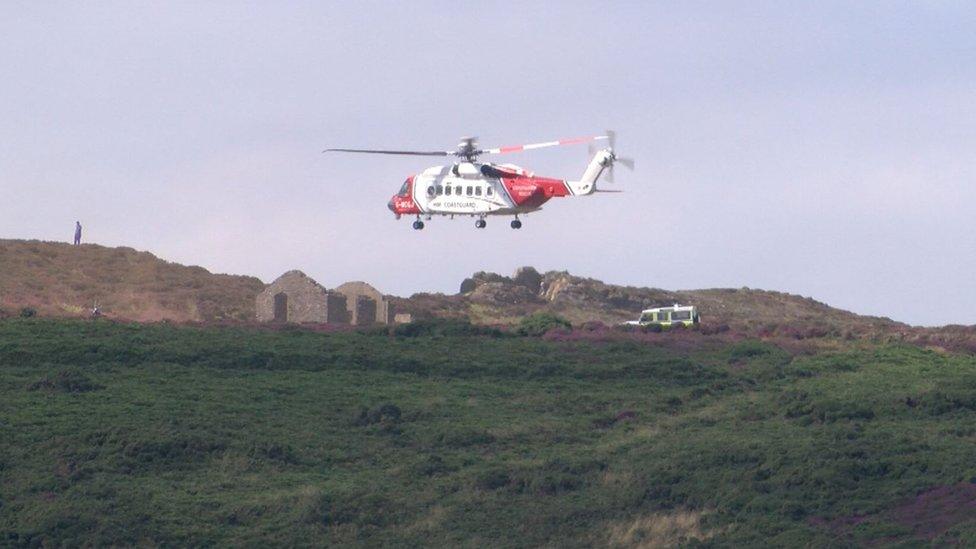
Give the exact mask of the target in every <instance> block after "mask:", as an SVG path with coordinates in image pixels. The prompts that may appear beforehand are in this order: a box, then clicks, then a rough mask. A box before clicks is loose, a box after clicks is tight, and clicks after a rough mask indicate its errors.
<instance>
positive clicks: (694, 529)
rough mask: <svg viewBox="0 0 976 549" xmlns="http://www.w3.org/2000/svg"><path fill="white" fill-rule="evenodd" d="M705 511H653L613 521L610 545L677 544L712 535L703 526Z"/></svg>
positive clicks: (609, 530)
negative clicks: (630, 518)
mask: <svg viewBox="0 0 976 549" xmlns="http://www.w3.org/2000/svg"><path fill="white" fill-rule="evenodd" d="M701 521H702V513H701V512H699V511H682V510H676V511H673V512H670V513H651V514H649V515H644V516H641V517H637V518H636V519H633V520H624V521H619V522H615V523H612V524H611V525H610V527H609V528H608V532H607V533H608V540H607V545H609V546H610V547H640V548H651V547H676V546H680V545H684V544H688V543H690V542H691V541H692V540H697V541H699V542H701V541H705V540H707V539H709V538H710V537H712V533H710V532H708V531H706V530H705V529H703V528H702V525H701Z"/></svg>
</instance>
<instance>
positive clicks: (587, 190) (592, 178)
mask: <svg viewBox="0 0 976 549" xmlns="http://www.w3.org/2000/svg"><path fill="white" fill-rule="evenodd" d="M613 160H614V158H613V152H611V151H610V150H609V149H602V150H599V151H597V152H596V154H594V155H593V159H592V160H590V163H589V165H587V166H586V171H584V172H583V176H582V177H580V179H579V181H567V182H566V185H567V186H568V187H569V190H570V191H571V192H572V193H573V194H574V195H576V196H580V195H588V194H593V192H594V191H596V182H597V180H598V179H599V178H600V176H601V175H602V174H603V172H604V170H606V169H607V168H608V167H609V166H611V165H612V164H613Z"/></svg>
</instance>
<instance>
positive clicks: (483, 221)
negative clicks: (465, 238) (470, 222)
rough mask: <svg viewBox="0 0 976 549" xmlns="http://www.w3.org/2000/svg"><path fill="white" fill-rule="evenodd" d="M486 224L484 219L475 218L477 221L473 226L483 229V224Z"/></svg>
mask: <svg viewBox="0 0 976 549" xmlns="http://www.w3.org/2000/svg"><path fill="white" fill-rule="evenodd" d="M487 225H488V223H487V222H485V220H484V219H479V220H477V221H475V222H474V226H475V228H478V229H484V228H485V226H487Z"/></svg>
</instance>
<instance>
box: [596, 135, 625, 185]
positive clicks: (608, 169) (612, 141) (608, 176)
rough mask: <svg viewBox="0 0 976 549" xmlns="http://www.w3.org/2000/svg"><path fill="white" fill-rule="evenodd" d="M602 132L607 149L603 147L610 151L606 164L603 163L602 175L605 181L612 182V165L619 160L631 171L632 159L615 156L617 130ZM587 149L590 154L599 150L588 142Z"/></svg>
mask: <svg viewBox="0 0 976 549" xmlns="http://www.w3.org/2000/svg"><path fill="white" fill-rule="evenodd" d="M604 134H605V136H606V140H607V145H608V148H607V149H604V150H608V152H609V153H610V157H609V158H608V159H607V161H606V164H605V165H604V168H605V171H604V173H605V175H604V178H603V179H604V180H605V181H606V182H607V183H613V182H614V176H613V167H614V165H616V164H617V163H618V162H619V163H620V164H622V165H623V166H624V167H625V168H627V169H628V170H630V171H633V170H634V159H633V158H629V157H624V156H617V152H616V151H617V132H615V131H613V130H607V131H606V132H604ZM589 151H590V156H594V155H595V154H597V152H598V151H599V149H598V148H597V147H596V146H594V145H593V144H590V146H589Z"/></svg>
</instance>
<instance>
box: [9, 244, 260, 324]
mask: <svg viewBox="0 0 976 549" xmlns="http://www.w3.org/2000/svg"><path fill="white" fill-rule="evenodd" d="M0 265H2V268H0V310H2V309H6V310H7V312H8V313H11V314H13V313H17V312H18V311H20V309H21V308H23V307H31V308H33V309H35V310H36V311H37V312H38V313H39V314H41V315H42V316H62V317H63V316H85V315H87V314H88V312H89V311H90V309H91V307H92V305H93V303H94V302H96V301H97V302H98V304H99V306H100V307H101V309H102V311H103V312H105V313H106V314H108V315H109V316H111V317H113V318H125V319H129V320H138V321H156V320H164V319H166V320H174V321H213V320H235V321H251V320H253V319H254V296H256V295H257V294H258V293H259V292H260V291H261V290H263V289H264V284H263V283H262V282H261V281H260V280H258V279H257V278H254V277H249V276H233V275H221V274H212V273H210V272H209V271H207V270H206V269H204V268H202V267H187V266H184V265H180V264H177V263H170V262H168V261H163V260H162V259H159V258H157V257H156V256H154V255H152V254H150V253H148V252H138V251H136V250H133V249H132V248H106V247H104V246H98V245H94V244H84V245H81V246H71V245H69V244H65V243H59V242H40V241H36V240H30V241H27V240H0ZM2 316H3V315H2V314H0V317H2Z"/></svg>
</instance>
